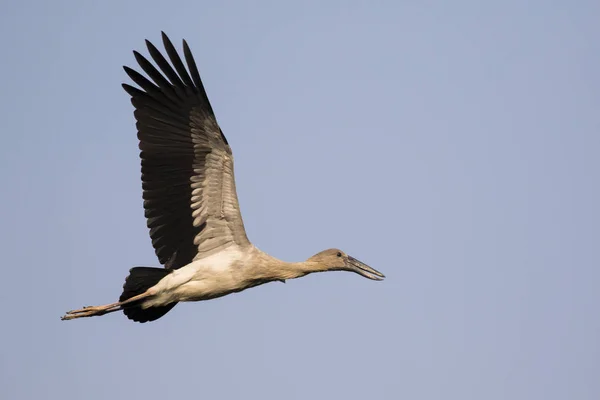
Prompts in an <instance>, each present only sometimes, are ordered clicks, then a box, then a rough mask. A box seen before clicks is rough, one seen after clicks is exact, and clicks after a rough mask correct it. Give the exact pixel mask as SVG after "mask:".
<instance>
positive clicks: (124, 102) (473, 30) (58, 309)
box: [0, 0, 600, 400]
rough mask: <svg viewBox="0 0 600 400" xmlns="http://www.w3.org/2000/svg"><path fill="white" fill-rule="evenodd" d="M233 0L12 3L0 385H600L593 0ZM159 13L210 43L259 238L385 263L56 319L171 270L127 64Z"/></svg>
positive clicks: (325, 394)
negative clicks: (153, 215) (161, 261)
mask: <svg viewBox="0 0 600 400" xmlns="http://www.w3.org/2000/svg"><path fill="white" fill-rule="evenodd" d="M214 3H215V5H208V4H207V2H177V3H168V2H155V1H131V2H121V3H117V2H41V1H31V2H27V1H22V2H9V3H7V4H5V5H4V7H3V12H2V14H1V15H0V31H1V35H0V42H1V45H2V51H3V62H2V63H1V65H0V70H1V72H2V76H3V79H2V82H1V83H0V85H1V87H0V92H1V93H2V95H1V96H0V103H1V104H0V105H1V107H0V117H1V120H2V139H3V145H2V146H0V178H1V181H2V183H3V187H4V190H1V191H0V201H1V204H2V208H1V210H0V218H1V221H2V228H3V229H1V230H0V239H1V240H0V243H1V246H2V255H3V260H2V264H3V266H4V269H3V279H2V282H3V285H2V286H3V289H2V290H1V291H0V299H1V300H2V303H3V305H4V307H3V313H2V324H1V329H0V339H1V343H2V346H0V397H2V398H7V399H39V398H59V397H60V398H63V399H89V400H94V399H107V398H111V399H121V398H144V399H153V398H219V399H237V398H242V396H243V397H244V398H261V399H281V398H285V399H337V398H344V399H425V400H429V399H431V400H434V399H435V400H438V399H460V400H465V399H477V400H479V399H486V400H494V399H498V400H500V399H527V400H530V399H545V400H553V399H556V400H558V399H561V400H562V399H577V400H584V399H597V398H599V397H600V381H599V380H598V376H599V374H600V341H599V339H598V338H599V337H600V317H599V316H598V304H600V291H599V290H598V284H599V282H600V250H599V249H600V247H599V245H598V238H599V237H600V232H599V228H598V227H599V226H600V212H599V210H598V204H599V203H600V190H599V186H598V182H599V181H600V161H599V160H600V157H599V156H598V154H599V150H600V112H599V109H600V78H599V75H598V71H600V42H599V41H598V37H600V25H598V23H597V16H598V15H600V4H599V3H598V2H594V1H578V2H571V3H567V2H548V1H531V2H522V1H503V2H487V3H484V2H475V1H464V0H462V1H461V0H459V1H454V2H443V1H428V2H398V1H368V2H367V1H345V2H341V1H327V2H322V1H304V2H294V3H291V2H276V1H262V2H260V1H259V2H241V1H223V2H214ZM217 3H218V4H217ZM161 30H164V31H165V32H167V33H168V34H169V36H170V37H171V39H172V40H173V41H174V42H175V43H176V44H177V45H178V46H180V43H181V39H182V38H186V39H187V41H188V42H189V44H190V46H191V48H192V50H193V52H194V54H195V57H196V61H197V63H198V66H199V68H200V72H201V74H202V77H203V80H204V83H205V86H206V89H207V91H208V95H209V98H210V99H211V102H212V105H213V108H214V109H215V112H216V114H217V117H218V119H219V122H220V124H221V127H222V129H223V131H224V132H225V134H226V135H227V138H228V140H229V142H230V144H231V145H232V147H233V150H234V154H235V157H236V177H237V180H238V185H237V186H238V194H239V198H240V203H241V208H242V214H243V217H244V222H245V224H246V228H247V231H248V236H249V237H250V239H251V240H252V241H253V242H254V243H255V244H256V245H257V246H258V247H259V248H261V249H262V250H264V251H267V252H268V253H270V254H272V255H274V256H276V257H279V258H282V259H284V260H288V261H292V260H303V259H306V258H308V257H309V256H311V255H312V254H314V253H316V252H318V251H320V250H322V249H325V248H329V247H339V248H342V249H343V250H345V251H347V252H348V253H349V254H351V255H354V256H355V257H357V258H359V259H361V260H363V261H365V262H368V263H369V264H371V265H372V266H373V267H375V268H377V269H378V270H381V271H382V272H384V273H385V274H386V275H387V277H388V278H387V280H386V281H384V282H372V281H369V280H366V279H364V278H361V277H359V276H357V275H355V274H349V273H341V272H338V273H328V274H317V275H314V276H308V277H306V278H303V279H300V280H295V281H289V282H288V283H287V284H285V285H283V284H279V283H273V284H269V285H265V286H262V287H259V288H256V289H252V290H248V291H246V292H243V293H239V294H235V295H231V296H228V297H225V298H221V299H217V300H213V301H209V302H203V303H195V304H181V305H178V306H177V307H176V308H175V309H174V310H173V311H171V312H170V313H169V314H168V315H167V316H165V317H164V318H162V319H160V320H159V321H157V322H155V323H152V324H144V325H141V324H135V323H132V322H130V321H128V320H127V319H126V318H125V317H124V316H123V315H122V314H112V315H109V316H105V317H102V318H90V319H85V320H78V321H72V322H68V323H67V322H61V321H60V320H59V317H60V316H61V315H62V313H63V312H64V311H66V310H69V309H72V308H78V307H80V306H84V305H91V304H103V303H108V302H112V301H114V300H115V299H116V298H117V297H118V295H119V294H120V289H121V286H122V283H123V279H124V277H125V275H126V274H127V271H128V269H129V268H130V267H132V266H135V265H149V266H156V265H157V260H156V257H155V255H154V251H153V249H152V247H151V243H150V239H149V237H148V233H147V229H146V226H145V220H144V216H143V210H142V201H141V184H140V180H139V178H140V167H139V159H138V149H137V139H136V134H135V127H134V119H133V114H132V107H131V105H130V103H129V99H128V96H127V95H126V93H125V92H124V91H123V90H122V89H121V87H120V84H121V83H122V82H126V81H127V77H126V75H125V73H124V72H123V70H122V68H121V66H122V65H124V64H127V65H130V66H134V65H135V64H134V59H133V55H132V53H131V51H132V50H134V49H137V50H140V51H142V53H144V54H146V53H145V47H144V39H146V38H147V39H150V40H151V41H153V42H155V44H157V45H160V46H159V47H161V46H162V45H161V44H160V31H161Z"/></svg>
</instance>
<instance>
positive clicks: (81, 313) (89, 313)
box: [60, 290, 154, 321]
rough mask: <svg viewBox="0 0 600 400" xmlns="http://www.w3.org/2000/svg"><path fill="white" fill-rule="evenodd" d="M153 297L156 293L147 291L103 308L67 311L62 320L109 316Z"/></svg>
mask: <svg viewBox="0 0 600 400" xmlns="http://www.w3.org/2000/svg"><path fill="white" fill-rule="evenodd" d="M152 295H154V293H152V292H150V290H146V291H145V292H144V293H142V294H138V295H137V296H133V297H131V298H129V299H127V300H124V301H118V302H116V303H111V304H106V305H103V306H88V307H83V308H80V309H78V310H71V311H67V313H66V314H65V315H63V316H62V317H61V318H60V319H61V320H63V321H67V320H69V319H75V318H84V317H94V316H99V315H104V314H108V313H111V312H115V311H119V310H120V309H121V308H122V307H123V306H124V305H127V304H130V303H133V302H136V301H139V300H142V299H145V298H147V297H150V296H152Z"/></svg>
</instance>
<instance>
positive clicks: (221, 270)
mask: <svg viewBox="0 0 600 400" xmlns="http://www.w3.org/2000/svg"><path fill="white" fill-rule="evenodd" d="M161 37H162V42H163V45H164V49H165V52H166V56H167V57H168V60H169V61H170V63H169V61H167V58H166V57H165V56H164V55H163V53H161V52H160V51H159V50H158V49H157V48H156V47H155V46H154V45H153V44H152V43H151V42H150V41H148V40H146V41H145V43H146V47H147V49H148V52H149V54H150V57H151V58H152V60H153V61H154V64H155V65H156V66H155V65H154V64H153V63H151V62H150V61H149V60H148V59H147V58H146V57H144V56H143V55H142V54H140V53H139V52H137V51H134V52H133V54H134V57H135V60H136V61H137V63H138V64H139V67H140V68H141V69H142V70H143V72H145V73H146V75H147V77H145V76H144V75H142V74H141V73H139V72H137V71H136V70H134V69H132V68H130V67H127V66H124V67H123V68H124V70H125V72H126V74H127V75H128V76H129V78H131V80H132V81H133V82H134V83H135V84H136V85H137V86H138V87H134V86H132V85H129V84H127V83H123V84H122V87H123V89H124V90H125V92H127V93H128V94H129V96H130V97H131V103H132V105H133V107H134V109H135V110H134V117H135V119H136V128H137V137H138V139H139V150H140V159H141V173H142V192H143V195H142V197H143V206H144V215H145V217H146V219H147V226H148V228H149V231H150V238H151V241H152V246H153V247H154V250H155V253H156V256H157V257H158V260H159V262H160V264H161V265H162V267H142V266H138V267H133V268H131V269H130V270H129V275H128V276H127V277H126V278H125V283H124V284H123V291H122V294H121V296H120V297H119V300H118V301H117V302H114V303H110V304H106V305H102V306H88V307H83V308H80V309H77V310H72V311H68V312H67V313H66V314H65V315H63V316H62V317H61V319H62V320H72V319H77V318H83V317H92V316H100V315H105V314H108V313H112V312H115V311H120V310H121V311H123V313H124V314H125V316H127V318H129V319H130V320H132V321H135V322H140V323H145V322H150V321H155V320H157V319H159V318H161V317H162V316H164V315H165V314H166V313H167V312H169V311H170V310H171V309H172V308H173V307H174V306H175V305H176V304H177V303H179V302H194V301H202V300H210V299H215V298H218V297H221V296H225V295H228V294H231V293H237V292H240V291H242V290H245V289H249V288H252V287H256V286H259V285H262V284H265V283H268V282H284V283H285V281H286V280H288V279H294V278H300V277H303V276H306V275H308V274H311V273H315V272H325V271H351V272H354V273H357V274H359V275H362V276H363V277H365V278H368V279H371V280H375V281H381V280H383V279H384V278H385V276H384V275H383V274H382V273H381V272H379V271H377V270H375V269H374V268H372V267H370V266H369V265H367V264H365V263H363V262H361V261H359V260H358V259H356V258H354V257H352V256H350V255H348V254H347V253H345V252H344V251H342V250H339V249H335V248H332V249H327V250H324V251H321V252H319V253H317V254H315V255H313V256H312V257H309V258H308V259H307V260H306V261H303V262H284V261H281V260H279V259H277V258H275V257H272V256H270V255H268V254H267V253H265V252H263V251H261V250H259V249H258V248H257V247H256V246H254V245H253V244H252V243H251V242H250V241H249V240H248V237H247V235H246V230H245V228H244V223H243V221H242V216H241V213H240V207H239V204H238V198H237V192H236V187H235V177H234V169H233V153H232V150H231V147H230V146H229V143H228V141H227V139H226V138H225V135H224V134H223V131H222V130H221V128H220V127H219V124H218V123H217V119H216V117H215V114H214V112H213V109H212V107H211V105H210V102H209V100H208V97H207V95H206V92H205V89H204V86H203V84H202V81H201V79H200V74H199V72H198V68H197V66H196V62H195V60H194V57H193V56H192V52H191V50H190V47H189V46H188V44H187V42H186V41H185V39H184V40H183V60H185V63H184V61H183V60H182V58H181V57H180V55H179V53H178V52H177V50H176V48H175V46H174V45H173V43H172V42H171V40H170V39H169V37H168V36H167V35H166V34H165V33H164V32H161ZM186 66H187V68H186Z"/></svg>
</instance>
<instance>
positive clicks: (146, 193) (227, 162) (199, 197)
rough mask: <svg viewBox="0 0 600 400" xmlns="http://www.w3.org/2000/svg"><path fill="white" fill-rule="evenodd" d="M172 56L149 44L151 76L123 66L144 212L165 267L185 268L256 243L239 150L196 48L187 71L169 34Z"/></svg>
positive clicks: (186, 50) (145, 67) (144, 67)
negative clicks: (241, 184)
mask: <svg viewBox="0 0 600 400" xmlns="http://www.w3.org/2000/svg"><path fill="white" fill-rule="evenodd" d="M162 39H163V43H164V46H165V49H166V53H167V56H168V58H169V60H170V63H169V62H168V61H167V59H166V58H165V57H164V56H163V55H162V54H161V53H160V51H159V50H158V49H157V48H156V47H155V46H154V45H153V44H152V43H150V42H149V41H146V45H147V47H148V51H149V53H150V56H151V57H152V59H153V60H154V62H155V64H156V65H157V66H158V68H156V67H155V66H154V65H153V64H152V63H151V62H150V61H148V60H147V59H146V58H145V57H144V56H142V55H141V54H139V53H138V52H134V55H135V58H136V60H137V62H138V64H139V65H140V67H141V68H142V70H143V71H144V72H145V73H146V75H147V76H148V77H149V78H150V79H148V78H146V77H144V76H143V75H141V74H140V73H138V72H136V71H135V70H133V69H131V68H128V67H124V69H125V71H126V72H127V74H128V75H129V77H130V78H131V79H132V80H133V81H134V82H135V83H136V84H137V85H138V86H139V87H140V88H141V89H138V88H135V87H133V86H130V85H127V84H123V88H124V89H125V90H126V91H127V93H129V94H130V95H131V102H132V104H133V106H134V107H135V111H134V115H135V118H136V120H137V124H136V127H137V130H138V138H139V140H140V144H139V147H140V150H141V153H140V158H141V161H142V188H143V198H144V209H145V215H146V218H147V219H148V228H150V237H151V239H152V245H153V246H154V248H155V251H156V255H157V256H158V259H159V261H160V262H161V264H164V265H165V267H166V268H180V267H182V266H184V265H186V264H189V263H190V262H191V261H193V260H194V259H197V258H202V257H204V256H206V255H209V254H212V253H214V252H216V251H219V250H220V249H222V248H224V247H227V246H229V245H231V244H237V245H239V246H247V245H249V242H248V239H247V237H246V233H245V230H244V225H243V222H242V217H241V215H240V210H239V206H238V200H237V194H236V190H235V178H234V174H233V155H232V153H231V148H230V147H229V145H228V143H227V140H226V139H225V136H224V135H223V132H222V131H221V129H220V128H219V125H218V124H217V121H216V118H215V115H214V113H213V110H212V107H211V106H210V103H209V101H208V98H207V96H206V92H205V90H204V87H203V85H202V81H201V80H200V74H199V72H198V69H197V67H196V63H195V61H194V58H193V57H192V53H191V51H190V49H189V47H188V45H187V43H186V42H185V41H183V53H184V58H185V61H186V64H187V68H186V66H185V64H184V62H183V61H182V59H181V58H180V57H179V55H178V54H177V51H176V49H175V47H174V46H173V44H172V43H171V41H170V40H169V38H168V37H167V36H166V35H165V34H164V33H163V34H162Z"/></svg>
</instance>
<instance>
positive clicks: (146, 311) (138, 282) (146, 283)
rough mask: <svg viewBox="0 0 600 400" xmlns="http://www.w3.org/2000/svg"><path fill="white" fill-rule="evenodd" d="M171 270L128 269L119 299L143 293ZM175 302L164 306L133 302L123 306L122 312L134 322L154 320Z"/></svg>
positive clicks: (173, 305)
mask: <svg viewBox="0 0 600 400" xmlns="http://www.w3.org/2000/svg"><path fill="white" fill-rule="evenodd" d="M171 272H173V270H171V269H166V268H152V267H134V268H131V269H130V270H129V276H127V278H125V284H124V285H123V293H122V294H121V297H119V301H125V300H127V299H130V298H132V297H133V296H137V295H138V294H142V293H144V292H145V291H146V290H148V289H150V288H151V287H152V286H154V285H156V284H157V283H158V282H159V281H160V280H161V279H162V278H164V277H165V276H167V275H169V274H170V273H171ZM141 301H143V300H141ZM176 304H177V303H170V304H167V305H164V306H158V307H148V308H142V307H141V303H139V302H133V303H131V304H128V305H125V306H123V313H124V314H125V315H126V316H127V318H129V319H131V320H133V321H136V322H148V321H155V320H157V319H159V318H160V317H162V316H163V315H165V314H166V313H168V312H169V311H170V310H171V309H172V308H173V307H175V305H176Z"/></svg>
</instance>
